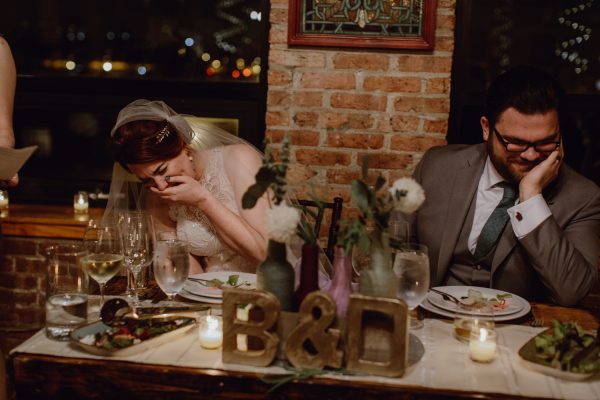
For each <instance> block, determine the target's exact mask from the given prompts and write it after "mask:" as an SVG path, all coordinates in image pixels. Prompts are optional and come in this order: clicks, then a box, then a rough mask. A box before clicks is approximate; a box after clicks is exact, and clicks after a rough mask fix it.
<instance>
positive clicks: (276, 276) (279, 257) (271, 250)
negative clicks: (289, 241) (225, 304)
mask: <svg viewBox="0 0 600 400" xmlns="http://www.w3.org/2000/svg"><path fill="white" fill-rule="evenodd" d="M256 287H257V289H259V290H266V291H267V292H271V293H273V294H274V295H275V297H277V299H278V300H279V303H280V305H281V310H282V311H291V310H292V296H293V293H294V268H293V267H292V265H291V264H290V263H289V262H288V261H287V258H286V245H285V243H280V242H276V241H274V240H269V247H268V249H267V258H266V260H265V261H263V263H262V264H260V265H259V266H258V268H257V269H256Z"/></svg>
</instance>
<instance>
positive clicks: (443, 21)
mask: <svg viewBox="0 0 600 400" xmlns="http://www.w3.org/2000/svg"><path fill="white" fill-rule="evenodd" d="M455 22H456V18H455V17H454V15H438V16H436V28H437V29H447V30H451V31H454V25H455Z"/></svg>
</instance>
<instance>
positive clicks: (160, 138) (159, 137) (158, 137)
mask: <svg viewBox="0 0 600 400" xmlns="http://www.w3.org/2000/svg"><path fill="white" fill-rule="evenodd" d="M169 133H171V131H170V130H169V125H165V126H164V127H163V128H162V129H161V130H160V131H159V132H158V133H157V134H156V144H159V143H160V142H162V141H163V139H164V138H166V137H167V136H169Z"/></svg>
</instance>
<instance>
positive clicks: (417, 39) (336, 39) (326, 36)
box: [288, 0, 436, 50]
mask: <svg viewBox="0 0 600 400" xmlns="http://www.w3.org/2000/svg"><path fill="white" fill-rule="evenodd" d="M404 1H406V0H388V1H377V0H353V1H352V4H353V8H352V9H351V10H344V11H345V13H344V15H345V17H346V19H345V20H343V19H340V18H339V17H340V14H337V15H335V16H334V17H337V18H335V21H334V22H331V20H321V21H318V22H315V21H308V22H307V18H309V14H311V15H313V14H314V15H317V12H314V9H313V10H308V7H309V6H313V7H314V6H315V4H316V5H318V6H319V7H321V8H322V7H329V8H330V9H331V8H332V7H333V6H334V3H339V1H336V0H289V15H288V17H289V20H288V44H289V45H290V46H325V47H355V48H374V49H409V50H432V49H433V45H434V36H435V10H436V0H422V2H423V6H422V9H421V10H422V13H421V14H420V15H419V17H420V18H419V19H418V20H417V21H416V24H415V23H413V22H411V25H410V27H409V28H408V29H409V30H410V29H414V28H416V29H417V31H418V34H405V33H402V32H390V30H389V29H387V28H388V27H389V26H394V25H393V24H388V23H387V22H390V19H389V17H390V15H384V16H382V17H385V18H386V19H385V21H386V23H378V22H377V21H369V15H371V17H373V16H374V15H378V14H376V13H377V12H378V11H377V10H375V11H368V10H369V7H370V6H372V5H374V4H378V5H379V6H382V5H385V6H386V9H385V10H383V9H382V8H379V12H382V11H387V12H388V14H390V12H391V11H390V10H391V7H390V5H394V6H396V5H397V4H399V3H403V2H404ZM411 3H412V2H411ZM396 10H397V9H396ZM413 17H414V16H413ZM333 19H334V18H332V20H333ZM307 23H308V24H312V25H314V26H318V27H320V28H319V29H316V30H315V31H313V32H308V31H306V30H305V28H304V27H305V26H306V24H307ZM335 23H337V24H338V27H343V26H346V27H348V26H350V27H351V26H352V25H356V26H360V27H361V29H364V28H367V29H366V30H365V31H360V30H358V29H355V30H356V32H338V31H339V30H340V29H336V30H335V31H333V32H327V31H326V29H323V28H324V27H325V26H326V25H331V24H335ZM361 23H362V24H361ZM378 28H381V29H379V31H378Z"/></svg>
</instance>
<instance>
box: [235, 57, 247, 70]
mask: <svg viewBox="0 0 600 400" xmlns="http://www.w3.org/2000/svg"><path fill="white" fill-rule="evenodd" d="M235 66H236V68H237V69H244V67H245V66H246V61H244V59H243V58H238V59H237V60H235Z"/></svg>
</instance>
